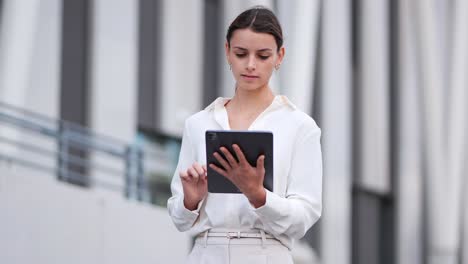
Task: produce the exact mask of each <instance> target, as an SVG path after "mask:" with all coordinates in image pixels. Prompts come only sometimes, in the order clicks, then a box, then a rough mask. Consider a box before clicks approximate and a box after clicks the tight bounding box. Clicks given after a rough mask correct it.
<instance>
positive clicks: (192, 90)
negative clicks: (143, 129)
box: [157, 0, 203, 136]
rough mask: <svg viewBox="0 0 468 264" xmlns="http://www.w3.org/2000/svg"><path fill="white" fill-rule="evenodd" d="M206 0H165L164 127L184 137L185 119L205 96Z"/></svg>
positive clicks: (162, 109)
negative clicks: (204, 29)
mask: <svg viewBox="0 0 468 264" xmlns="http://www.w3.org/2000/svg"><path fill="white" fill-rule="evenodd" d="M202 3H203V2H202V1H200V0H196V1H183V0H166V1H163V2H162V4H161V5H162V12H161V14H162V18H161V21H162V36H161V38H160V39H161V40H162V50H163V52H162V55H161V58H157V63H159V64H160V66H159V67H158V68H159V69H161V71H162V72H161V74H160V76H161V80H160V82H159V87H160V89H161V92H160V96H161V97H160V98H158V99H157V102H158V103H159V104H160V108H159V109H160V112H159V114H160V120H161V124H160V126H161V130H162V131H163V132H165V133H167V134H170V135H174V136H181V135H182V130H183V128H184V121H185V119H186V118H187V117H189V116H190V115H191V114H193V113H195V112H198V111H200V110H201V107H202V96H203V89H202V83H203V79H202V78H203V4H202Z"/></svg>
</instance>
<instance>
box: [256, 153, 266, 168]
mask: <svg viewBox="0 0 468 264" xmlns="http://www.w3.org/2000/svg"><path fill="white" fill-rule="evenodd" d="M257 169H262V170H263V169H265V156H264V155H260V156H259V157H258V159H257Z"/></svg>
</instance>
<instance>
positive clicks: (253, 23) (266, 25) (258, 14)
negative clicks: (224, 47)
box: [226, 6, 283, 51]
mask: <svg viewBox="0 0 468 264" xmlns="http://www.w3.org/2000/svg"><path fill="white" fill-rule="evenodd" d="M246 28H248V29H251V30H252V31H253V32H257V33H268V34H271V35H272V36H273V37H274V38H275V41H276V45H277V46H278V51H279V49H280V48H281V47H282V46H283V31H282V30H281V25H280V23H279V21H278V18H276V16H275V14H274V13H273V12H272V11H271V10H270V9H268V8H265V7H263V6H255V7H252V8H250V9H247V10H245V11H244V12H242V13H241V14H240V15H238V16H237V17H236V19H234V21H232V23H231V25H230V26H229V28H228V31H227V34H226V41H227V43H228V46H229V47H231V37H232V34H233V33H234V31H236V30H237V29H246Z"/></svg>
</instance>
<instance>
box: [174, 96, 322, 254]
mask: <svg viewBox="0 0 468 264" xmlns="http://www.w3.org/2000/svg"><path fill="white" fill-rule="evenodd" d="M228 100H229V99H228V98H221V97H220V98H218V99H216V100H215V101H214V102H213V103H212V104H211V105H209V106H208V107H206V108H205V109H204V110H202V111H200V112H198V113H196V114H194V115H192V116H191V117H189V118H188V119H187V120H186V122H185V128H184V132H183V138H182V147H181V150H180V156H179V162H178V165H177V169H176V172H175V174H174V177H173V179H172V183H171V191H172V197H171V198H169V200H168V202H167V207H168V209H169V214H170V216H171V217H172V220H173V222H174V224H175V225H176V227H177V229H178V230H180V231H188V233H189V234H190V235H197V234H199V233H201V232H203V231H206V230H208V229H212V231H217V230H218V231H234V232H237V231H247V230H251V229H262V230H264V231H265V232H267V233H269V234H271V235H273V236H274V237H276V238H277V239H278V240H280V241H281V242H282V243H283V244H284V245H285V246H287V247H288V248H291V247H292V243H293V240H294V239H299V238H301V237H303V236H304V234H305V233H306V232H307V230H308V229H309V228H310V227H311V226H312V225H313V224H314V223H315V222H316V221H317V220H318V219H319V218H320V215H321V211H322V153H321V147H320V135H321V130H320V128H319V127H318V126H317V125H316V123H315V121H314V120H313V119H312V118H311V117H310V116H308V115H307V114H305V113H304V112H301V111H300V110H298V109H296V107H295V106H294V105H293V104H292V103H291V102H290V101H289V100H288V99H287V98H286V97H285V96H281V95H277V96H276V97H275V99H274V100H273V102H272V104H271V105H270V106H269V107H268V108H267V109H265V111H264V112H263V113H261V114H260V115H259V116H258V117H257V119H256V120H255V121H254V122H253V123H252V125H251V126H250V127H249V130H262V131H271V132H272V133H273V152H274V153H273V157H274V161H273V163H274V165H273V172H274V176H273V192H270V191H268V190H266V203H265V205H263V206H262V207H259V208H254V207H253V206H252V205H251V204H250V203H249V201H248V199H247V198H246V197H245V195H243V194H222V193H208V195H207V196H206V197H205V199H203V200H202V201H201V202H200V203H199V205H198V208H197V209H196V210H194V211H190V210H188V209H186V208H185V206H184V201H183V200H184V193H183V190H182V183H181V180H180V177H179V171H181V170H186V169H187V168H189V167H190V166H191V165H192V164H193V163H194V162H195V161H197V162H199V163H200V164H206V149H205V131H206V130H210V129H213V130H214V129H216V130H221V129H223V130H230V127H229V121H228V115H227V111H226V108H225V107H224V105H225V103H226V102H227V101H228Z"/></svg>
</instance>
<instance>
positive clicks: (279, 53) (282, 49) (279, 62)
mask: <svg viewBox="0 0 468 264" xmlns="http://www.w3.org/2000/svg"><path fill="white" fill-rule="evenodd" d="M285 53H286V49H285V48H284V46H281V48H280V49H279V51H278V62H277V63H276V64H281V63H282V62H283V58H284V54H285Z"/></svg>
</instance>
